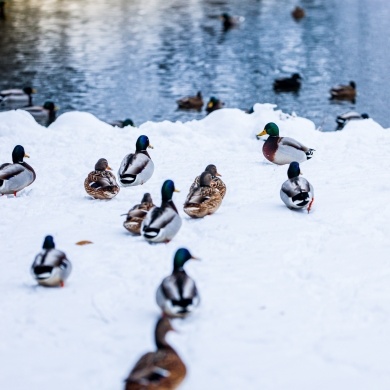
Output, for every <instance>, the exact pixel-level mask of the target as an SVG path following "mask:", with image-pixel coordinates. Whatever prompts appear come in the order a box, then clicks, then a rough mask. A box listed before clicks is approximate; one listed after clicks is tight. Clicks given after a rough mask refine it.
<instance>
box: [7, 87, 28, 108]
mask: <svg viewBox="0 0 390 390" xmlns="http://www.w3.org/2000/svg"><path fill="white" fill-rule="evenodd" d="M33 93H36V90H35V89H33V88H31V87H24V88H23V89H16V88H15V89H5V90H3V91H0V103H1V104H9V105H17V106H31V105H32V96H31V95H32V94H33Z"/></svg>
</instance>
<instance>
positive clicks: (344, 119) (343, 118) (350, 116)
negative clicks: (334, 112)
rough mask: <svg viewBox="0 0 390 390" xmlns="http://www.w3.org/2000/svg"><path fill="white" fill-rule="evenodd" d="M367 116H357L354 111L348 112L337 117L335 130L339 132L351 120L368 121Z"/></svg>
mask: <svg viewBox="0 0 390 390" xmlns="http://www.w3.org/2000/svg"><path fill="white" fill-rule="evenodd" d="M368 118H369V116H368V114H361V115H360V114H359V113H357V112H354V111H349V112H346V113H344V114H341V115H338V116H337V118H336V123H337V129H336V130H341V129H343V128H344V126H345V125H346V124H347V123H348V122H349V121H353V120H360V119H368Z"/></svg>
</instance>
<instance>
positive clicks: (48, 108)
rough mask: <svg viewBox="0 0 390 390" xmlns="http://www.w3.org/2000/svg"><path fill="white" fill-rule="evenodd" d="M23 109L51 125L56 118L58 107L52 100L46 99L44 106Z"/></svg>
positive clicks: (38, 119) (39, 120) (37, 119)
mask: <svg viewBox="0 0 390 390" xmlns="http://www.w3.org/2000/svg"><path fill="white" fill-rule="evenodd" d="M22 110H25V111H27V112H29V113H30V114H31V115H32V116H33V117H34V118H35V120H36V121H37V122H42V123H44V124H45V125H46V126H49V125H50V124H51V123H53V122H54V121H55V120H56V111H57V110H58V107H56V105H55V104H54V103H53V102H52V101H46V102H45V103H44V105H43V106H31V107H22Z"/></svg>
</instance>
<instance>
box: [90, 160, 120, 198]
mask: <svg viewBox="0 0 390 390" xmlns="http://www.w3.org/2000/svg"><path fill="white" fill-rule="evenodd" d="M110 171H111V168H110V167H109V166H108V162H107V160H106V159H105V158H101V159H99V160H98V162H97V163H96V164H95V170H94V171H92V172H90V173H89V174H88V176H87V178H86V179H85V181H84V188H85V191H86V192H87V194H88V195H90V196H92V198H95V199H112V198H114V197H115V196H116V195H117V194H118V192H119V186H118V183H117V182H116V179H115V175H114V174H113V173H111V172H110Z"/></svg>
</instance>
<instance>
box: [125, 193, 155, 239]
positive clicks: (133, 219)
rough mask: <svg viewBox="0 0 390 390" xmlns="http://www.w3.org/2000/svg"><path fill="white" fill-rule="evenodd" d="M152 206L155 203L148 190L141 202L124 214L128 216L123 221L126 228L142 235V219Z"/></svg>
mask: <svg viewBox="0 0 390 390" xmlns="http://www.w3.org/2000/svg"><path fill="white" fill-rule="evenodd" d="M152 207H155V205H154V204H153V200H152V197H151V196H150V194H149V193H148V192H147V193H145V194H144V196H143V198H142V200H141V203H140V204H136V205H135V206H134V207H132V208H131V209H130V210H129V212H128V213H127V214H124V215H126V216H127V217H126V221H125V222H123V226H124V227H125V229H126V230H128V231H129V232H130V233H132V234H134V235H140V234H141V224H142V221H143V220H144V219H145V217H146V214H147V213H148V211H149V210H150V209H151V208H152Z"/></svg>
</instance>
